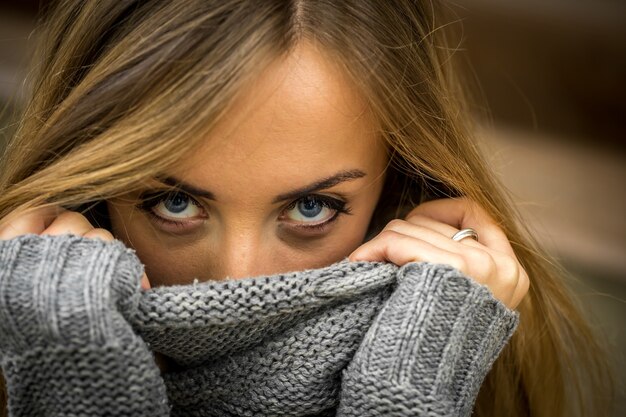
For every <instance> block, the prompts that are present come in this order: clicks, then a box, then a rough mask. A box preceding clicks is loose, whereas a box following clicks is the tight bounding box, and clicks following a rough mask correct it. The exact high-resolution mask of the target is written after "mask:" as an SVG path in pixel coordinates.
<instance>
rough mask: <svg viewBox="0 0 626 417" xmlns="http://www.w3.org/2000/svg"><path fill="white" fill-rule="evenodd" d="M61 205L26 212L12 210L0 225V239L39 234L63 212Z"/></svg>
mask: <svg viewBox="0 0 626 417" xmlns="http://www.w3.org/2000/svg"><path fill="white" fill-rule="evenodd" d="M65 211H67V210H65V209H64V208H62V207H59V206H48V207H40V208H37V209H34V210H29V211H26V212H12V213H10V214H9V215H8V216H7V218H8V220H7V219H5V220H7V221H6V223H3V225H2V227H0V240H8V239H12V238H14V237H17V236H22V235H26V234H31V233H32V234H36V235H38V234H41V233H42V232H43V231H44V230H46V228H47V227H48V226H49V225H50V224H51V223H52V221H53V220H54V219H55V218H56V217H57V216H58V215H60V214H61V213H63V212H65Z"/></svg>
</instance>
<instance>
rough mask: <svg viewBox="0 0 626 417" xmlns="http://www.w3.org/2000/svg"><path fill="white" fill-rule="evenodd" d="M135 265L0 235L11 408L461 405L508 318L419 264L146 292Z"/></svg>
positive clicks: (448, 276) (440, 410)
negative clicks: (158, 357)
mask: <svg viewBox="0 0 626 417" xmlns="http://www.w3.org/2000/svg"><path fill="white" fill-rule="evenodd" d="M142 273H143V265H142V264H141V262H140V261H139V259H138V258H137V257H136V255H135V253H134V251H133V250H132V249H129V248H126V247H125V246H124V245H123V244H122V243H121V242H119V241H114V242H103V241H101V240H98V239H87V238H82V237H77V236H73V235H63V236H37V235H25V236H20V237H18V238H14V239H11V240H7V241H0V295H1V297H0V332H1V338H0V366H2V368H3V371H4V373H5V378H6V380H7V387H8V396H9V413H10V415H11V416H43V415H45V416H56V415H75V416H87V415H90V416H91V415H97V416H104V415H107V416H110V415H115V416H122V415H128V416H131V415H132V416H136V415H137V416H141V415H146V416H279V415H283V416H331V415H337V416H369V415H371V416H383V415H384V416H422V415H424V416H444V415H446V416H448V415H455V416H469V415H470V414H471V410H472V407H473V404H474V401H475V398H476V396H477V394H478V389H479V388H480V384H481V383H482V381H483V379H484V377H485V375H486V374H487V372H488V370H489V369H490V367H491V365H492V364H493V361H495V359H496V358H497V356H498V354H499V352H500V351H501V350H502V348H503V347H504V345H505V344H506V342H507V341H508V340H509V338H510V336H511V335H512V333H513V332H514V330H515V328H516V326H517V323H518V320H519V318H518V314H517V313H516V312H514V311H511V310H509V309H507V308H506V307H505V306H504V305H503V304H502V303H500V302H499V301H498V300H496V299H495V298H493V296H492V295H491V293H490V292H489V290H488V288H487V287H485V286H482V285H480V284H477V283H476V282H474V281H473V280H471V279H470V278H468V277H466V276H464V275H463V274H462V273H461V272H460V271H458V270H456V269H454V268H452V267H451V266H448V265H442V264H432V263H427V262H420V263H415V262H414V263H409V264H406V265H404V266H402V267H397V266H396V265H393V264H390V263H382V262H349V261H348V260H347V259H344V260H342V261H339V262H337V263H335V264H332V265H329V266H327V267H324V268H319V269H308V270H303V271H294V272H289V273H282V274H276V275H268V276H259V277H250V278H245V279H238V280H225V281H207V282H201V283H193V284H189V285H179V286H168V287H156V288H152V289H150V290H147V291H141V290H140V279H141V275H142ZM152 351H157V352H160V353H162V354H164V355H167V356H168V357H169V358H171V360H172V361H173V362H175V363H176V365H177V366H176V367H175V370H170V371H168V372H165V373H162V374H161V373H160V372H159V369H158V368H157V366H156V364H155V362H154V356H153V353H152Z"/></svg>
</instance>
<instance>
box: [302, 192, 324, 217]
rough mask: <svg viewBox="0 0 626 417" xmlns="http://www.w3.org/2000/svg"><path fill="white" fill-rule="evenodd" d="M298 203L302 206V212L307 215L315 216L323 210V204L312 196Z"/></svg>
mask: <svg viewBox="0 0 626 417" xmlns="http://www.w3.org/2000/svg"><path fill="white" fill-rule="evenodd" d="M298 205H299V206H300V207H299V209H300V213H302V214H304V215H305V216H307V217H315V216H317V215H318V214H319V213H320V212H321V211H322V207H321V205H320V204H318V202H317V201H316V200H315V199H314V198H311V197H308V198H307V199H306V200H303V201H301V202H300V203H299V204H298Z"/></svg>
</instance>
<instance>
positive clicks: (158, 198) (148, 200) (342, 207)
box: [136, 191, 352, 231]
mask: <svg viewBox="0 0 626 417" xmlns="http://www.w3.org/2000/svg"><path fill="white" fill-rule="evenodd" d="M174 194H181V195H184V196H186V197H187V198H189V201H190V203H192V204H195V205H197V206H201V205H200V203H199V202H198V201H197V200H196V199H194V198H193V197H191V196H190V195H189V194H187V193H184V192H182V191H174V192H169V193H167V192H166V193H163V192H145V193H143V194H141V195H140V196H139V201H140V202H139V204H137V206H136V207H137V208H138V209H140V210H142V211H143V212H145V213H146V214H148V215H149V216H150V217H151V218H152V219H153V220H154V221H156V222H158V223H161V224H164V225H169V226H173V227H175V228H177V229H184V228H186V227H187V223H189V222H185V221H178V220H169V219H165V218H163V217H161V216H159V215H158V214H155V213H154V211H153V210H152V209H153V208H154V207H155V206H156V205H157V204H159V203H161V202H162V201H165V200H166V199H168V198H169V197H171V196H172V195H174ZM311 197H312V198H314V199H315V200H317V201H318V202H319V203H321V204H322V206H324V207H327V208H330V209H332V210H335V212H336V213H335V214H334V215H333V216H332V217H331V218H330V219H328V220H326V221H325V222H323V223H319V224H315V225H308V226H307V225H302V224H301V225H294V226H293V227H295V228H297V229H304V230H312V231H320V230H323V229H324V228H326V227H327V226H329V225H330V224H331V223H333V222H335V220H337V219H338V218H339V216H340V215H342V214H347V215H350V214H352V209H351V208H350V207H348V206H347V205H346V202H345V201H342V200H338V199H336V198H332V197H327V196H323V195H319V194H309V195H306V196H304V197H301V198H299V199H297V200H294V201H292V202H291V203H289V204H288V205H287V206H286V207H285V208H284V210H291V209H293V208H294V207H295V206H296V204H298V203H299V202H300V201H302V200H304V199H306V198H311Z"/></svg>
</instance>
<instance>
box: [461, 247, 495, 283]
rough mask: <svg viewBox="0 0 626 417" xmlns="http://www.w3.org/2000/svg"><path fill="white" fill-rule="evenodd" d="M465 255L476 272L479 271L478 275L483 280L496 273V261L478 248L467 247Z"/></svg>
mask: <svg viewBox="0 0 626 417" xmlns="http://www.w3.org/2000/svg"><path fill="white" fill-rule="evenodd" d="M466 253H467V257H468V258H469V260H470V262H471V264H472V265H473V266H474V267H475V269H476V270H478V271H480V275H482V276H484V277H485V278H488V277H492V276H495V275H496V273H497V271H498V268H497V265H496V261H495V260H494V259H493V257H492V256H491V254H490V253H489V252H487V251H484V250H482V249H478V248H472V247H468V250H467V251H466Z"/></svg>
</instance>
